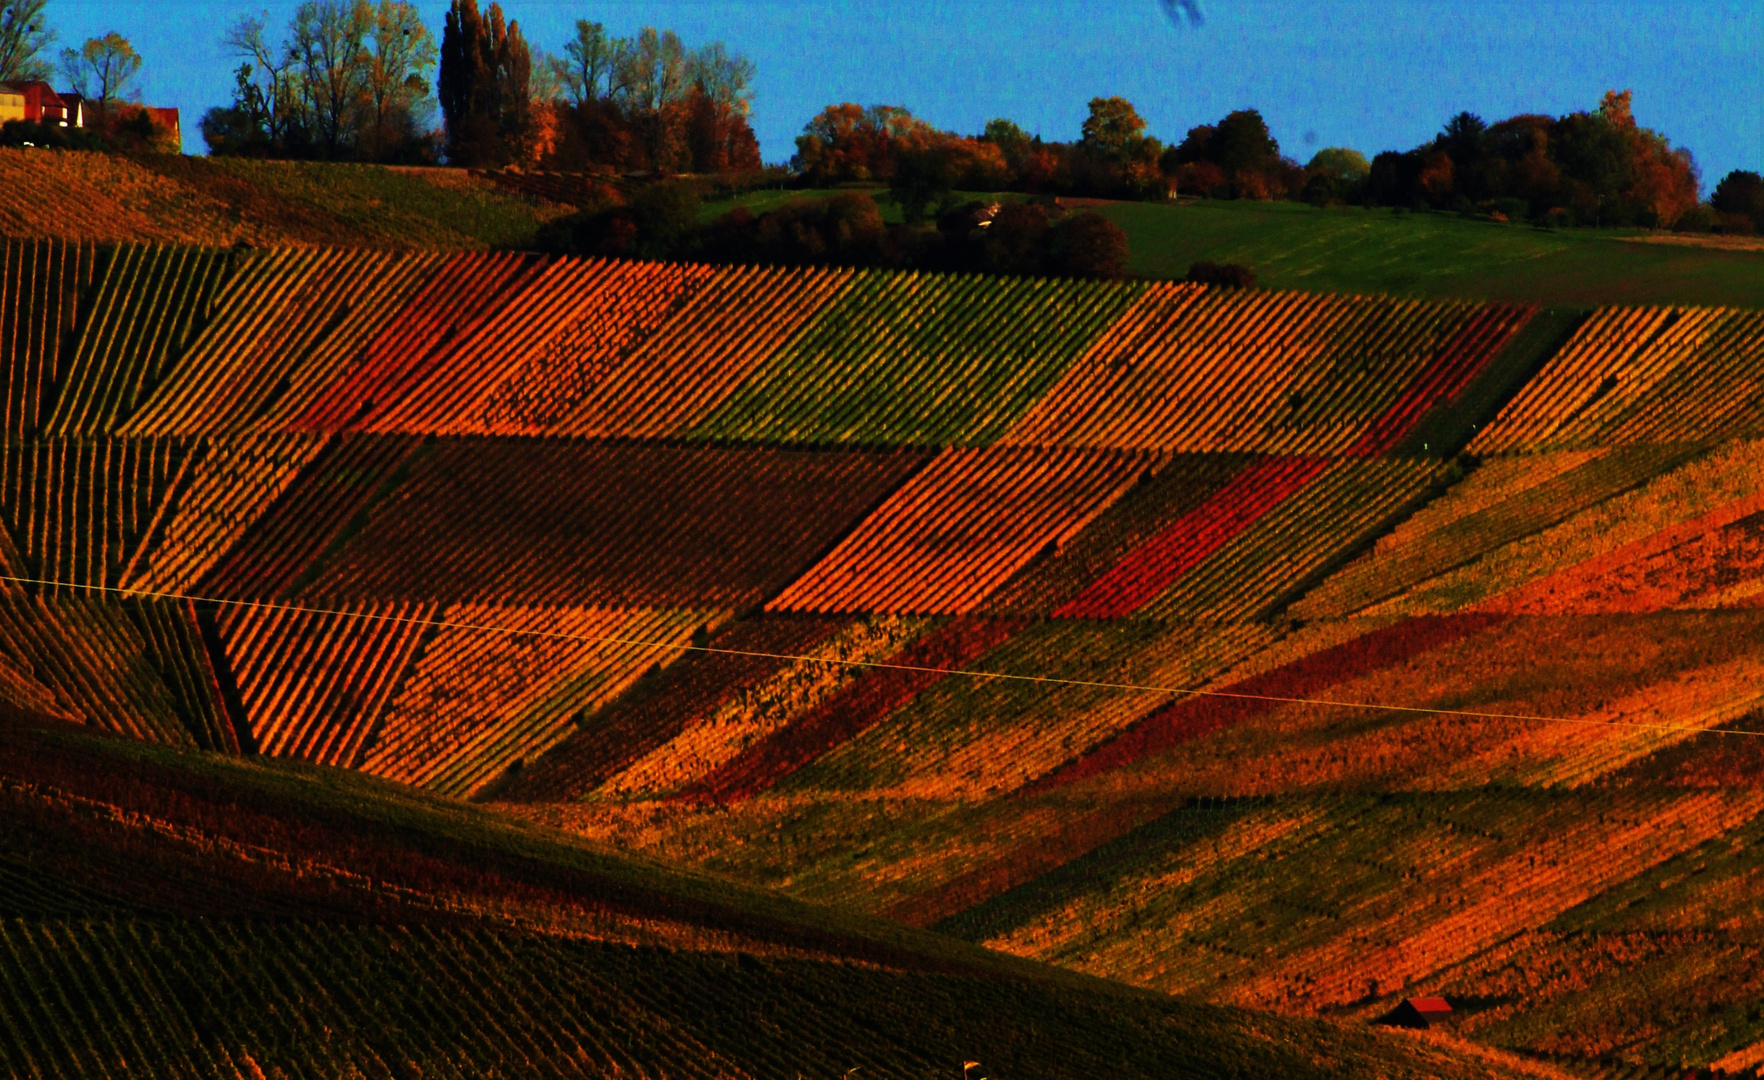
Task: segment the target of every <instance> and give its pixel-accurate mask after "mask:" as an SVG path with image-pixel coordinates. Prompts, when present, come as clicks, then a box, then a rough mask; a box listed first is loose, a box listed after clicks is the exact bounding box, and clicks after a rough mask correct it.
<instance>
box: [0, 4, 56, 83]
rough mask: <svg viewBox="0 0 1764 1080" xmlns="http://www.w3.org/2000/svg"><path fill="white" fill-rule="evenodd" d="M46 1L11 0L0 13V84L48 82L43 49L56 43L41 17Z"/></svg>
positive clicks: (45, 21) (46, 62)
mask: <svg viewBox="0 0 1764 1080" xmlns="http://www.w3.org/2000/svg"><path fill="white" fill-rule="evenodd" d="M47 4H48V0H10V2H9V3H8V4H7V5H6V8H5V10H4V11H0V82H12V81H15V80H17V81H25V80H31V79H47V78H49V75H50V70H49V62H48V61H47V60H45V59H44V58H43V52H44V50H46V49H48V48H49V46H50V45H52V44H53V43H54V41H55V31H54V29H52V28H51V27H50V26H49V22H48V20H47V19H46V18H44V16H43V8H44V7H45V6H47Z"/></svg>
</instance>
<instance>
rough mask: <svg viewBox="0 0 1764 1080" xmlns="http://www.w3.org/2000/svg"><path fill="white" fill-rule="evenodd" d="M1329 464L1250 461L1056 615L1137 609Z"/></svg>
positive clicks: (1105, 615) (1108, 614)
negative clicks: (1234, 476) (1226, 481)
mask: <svg viewBox="0 0 1764 1080" xmlns="http://www.w3.org/2000/svg"><path fill="white" fill-rule="evenodd" d="M1328 467H1329V461H1328V460H1327V459H1324V458H1282V457H1270V458H1266V459H1264V460H1263V461H1261V462H1258V463H1256V464H1254V465H1252V466H1250V467H1249V468H1248V469H1245V470H1244V471H1243V472H1242V473H1239V474H1238V476H1237V477H1236V478H1235V479H1234V480H1232V481H1231V483H1229V484H1227V485H1226V486H1225V487H1224V488H1222V489H1221V490H1220V491H1219V492H1218V493H1217V494H1215V495H1213V497H1212V498H1210V499H1208V500H1207V501H1206V502H1205V503H1203V504H1201V505H1200V506H1198V507H1196V508H1195V509H1193V510H1191V511H1189V512H1188V513H1186V514H1184V515H1183V516H1182V517H1180V518H1177V519H1176V520H1175V521H1173V522H1171V523H1170V524H1169V525H1168V526H1166V527H1165V528H1164V530H1163V531H1162V532H1159V533H1157V534H1156V535H1155V536H1152V537H1151V538H1150V539H1148V540H1146V541H1145V542H1144V543H1143V544H1141V545H1140V546H1139V547H1138V548H1136V549H1135V550H1134V551H1132V552H1130V553H1129V554H1128V555H1127V556H1126V557H1125V558H1123V559H1122V560H1121V561H1120V562H1118V563H1116V564H1115V565H1114V567H1113V568H1111V569H1110V570H1109V571H1108V572H1107V573H1106V574H1104V575H1103V576H1102V577H1100V578H1098V579H1097V580H1096V581H1095V582H1093V583H1092V584H1091V585H1090V587H1089V588H1087V589H1085V590H1084V591H1083V592H1082V593H1080V594H1079V595H1078V596H1077V597H1075V598H1073V599H1072V600H1071V601H1069V602H1068V603H1066V604H1064V605H1062V606H1060V607H1059V608H1057V609H1055V611H1054V616H1055V617H1056V618H1065V619H1118V618H1123V617H1125V616H1127V615H1131V614H1132V613H1133V612H1134V611H1136V610H1138V609H1139V608H1140V607H1142V606H1144V605H1145V604H1146V602H1148V601H1149V600H1151V598H1152V597H1154V596H1156V595H1158V594H1159V593H1161V592H1163V591H1164V590H1165V589H1166V588H1168V587H1169V586H1170V585H1171V583H1173V582H1174V581H1176V579H1178V578H1180V577H1181V576H1182V575H1183V574H1186V573H1187V572H1188V571H1189V570H1191V569H1193V568H1194V567H1195V566H1197V565H1199V563H1200V562H1201V561H1202V560H1203V559H1205V558H1206V557H1207V556H1209V555H1211V554H1212V553H1213V552H1215V551H1217V550H1218V549H1219V548H1220V547H1221V546H1222V545H1224V544H1225V542H1226V541H1228V540H1230V539H1231V538H1232V537H1234V536H1236V535H1237V534H1238V533H1240V532H1242V531H1243V530H1244V529H1246V528H1248V527H1249V526H1250V525H1251V524H1253V523H1254V522H1255V521H1256V520H1257V519H1259V518H1260V517H1262V515H1264V514H1266V513H1267V512H1268V511H1269V510H1271V509H1272V508H1273V507H1275V506H1277V505H1278V504H1279V503H1281V502H1282V501H1284V500H1285V499H1286V498H1287V497H1289V496H1291V495H1292V494H1293V493H1294V492H1296V491H1298V490H1299V489H1300V488H1302V487H1304V486H1305V485H1306V484H1308V483H1310V482H1311V481H1312V480H1313V479H1315V478H1316V477H1317V476H1318V474H1320V473H1321V472H1322V471H1323V470H1324V469H1326V468H1328Z"/></svg>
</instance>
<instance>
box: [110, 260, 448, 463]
mask: <svg viewBox="0 0 1764 1080" xmlns="http://www.w3.org/2000/svg"><path fill="white" fill-rule="evenodd" d="M443 261H444V260H443V257H442V256H439V255H430V254H421V255H415V254H413V255H393V254H389V253H385V252H367V251H304V250H301V251H275V252H269V253H266V254H263V255H261V256H258V257H255V258H252V259H250V260H248V261H245V262H244V263H243V266H242V268H241V269H240V270H239V271H238V272H237V273H235V274H234V275H233V277H232V278H231V279H230V280H229V281H228V282H227V283H226V285H225V286H224V287H223V288H222V289H221V291H220V293H219V295H218V296H217V297H216V298H215V303H214V311H213V313H212V315H211V316H210V318H209V319H208V322H207V325H206V327H205V328H204V329H203V331H202V332H201V333H200V334H198V335H197V336H196V338H195V339H194V340H193V341H192V342H191V343H190V346H189V348H188V349H187V350H186V352H185V354H184V355H183V357H182V358H181V359H180V360H179V362H178V364H177V367H176V369H175V370H174V371H173V372H172V373H171V375H170V376H169V377H168V378H167V379H166V380H165V381H164V382H163V383H162V384H161V385H160V386H159V387H158V388H157V389H156V390H155V392H154V394H153V396H152V397H151V398H150V399H149V400H148V401H147V403H146V404H145V405H144V406H143V407H142V408H141V409H140V410H138V411H137V412H136V413H134V414H133V415H132V416H130V417H129V419H128V420H127V421H126V422H125V423H124V424H123V425H122V427H121V430H122V431H124V432H127V433H133V434H141V435H170V434H192V435H193V434H214V433H243V432H251V431H260V432H266V431H280V430H286V429H288V428H289V427H290V425H291V422H292V421H293V419H294V417H296V416H298V415H299V414H300V413H302V412H304V411H305V410H306V408H307V407H308V406H309V405H310V404H311V402H312V400H313V399H314V397H315V396H317V395H318V394H320V393H321V392H323V391H324V390H325V388H326V387H328V386H330V385H331V384H332V383H333V382H335V381H336V380H337V379H338V378H339V377H340V376H341V375H342V374H343V373H344V372H345V371H347V370H348V369H349V367H350V365H352V364H355V363H357V362H359V359H360V356H361V353H362V350H363V349H364V348H365V347H366V345H367V343H368V341H369V339H370V338H372V337H373V336H374V335H376V334H377V333H379V331H380V327H381V326H382V324H383V323H384V322H385V320H386V317H387V315H388V313H389V312H391V311H394V310H396V309H398V308H399V307H400V306H401V305H402V304H404V303H405V302H406V301H407V300H408V299H409V297H410V296H411V295H412V294H413V293H414V292H415V291H416V290H417V289H418V288H419V287H420V286H421V285H422V284H423V283H424V282H425V281H426V280H428V279H429V278H430V277H432V276H433V275H434V274H435V273H436V272H437V271H438V269H439V268H440V266H441V265H442V263H443ZM341 283H347V284H346V285H342V284H341ZM340 286H341V287H340Z"/></svg>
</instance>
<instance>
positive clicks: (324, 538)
mask: <svg viewBox="0 0 1764 1080" xmlns="http://www.w3.org/2000/svg"><path fill="white" fill-rule="evenodd" d="M420 443H421V440H419V439H416V438H414V437H411V436H404V435H340V436H334V437H333V438H332V439H331V440H330V441H329V442H328V443H327V444H326V445H325V447H324V449H323V450H322V451H320V452H319V454H318V456H316V457H315V458H313V460H312V462H311V463H310V464H309V465H307V466H306V468H305V469H304V470H303V471H302V473H301V474H300V476H299V477H298V478H296V479H295V480H294V481H293V482H291V483H290V484H289V485H288V486H287V487H286V488H285V489H284V490H283V491H282V493H281V495H280V496H279V497H278V498H276V499H275V500H274V501H273V502H272V503H270V505H269V507H268V508H267V509H266V510H265V511H264V512H263V514H262V516H260V517H258V518H257V519H256V520H255V521H253V522H252V523H251V525H250V527H249V528H247V529H246V530H245V531H244V533H243V534H242V535H241V536H240V538H239V540H238V542H237V543H236V544H234V545H232V546H231V547H230V548H229V549H228V550H227V553H226V556H225V557H224V558H222V559H221V560H220V561H219V562H218V563H217V564H215V566H214V568H213V569H212V570H210V571H209V572H208V573H207V574H206V575H205V576H204V577H203V579H202V584H201V592H202V593H203V595H205V596H218V597H226V598H230V599H253V600H271V599H275V598H278V597H284V596H288V595H292V594H293V593H294V592H296V591H297V590H298V587H299V586H300V585H301V584H302V583H304V582H306V581H308V580H310V579H311V578H312V577H313V576H314V575H316V574H317V573H318V571H319V567H320V565H321V563H322V561H323V558H324V556H325V554H326V553H327V552H328V551H330V550H331V549H332V548H333V547H334V546H335V545H336V544H337V543H338V542H339V541H340V540H341V538H342V537H343V535H344V534H345V533H346V532H347V531H348V530H349V528H350V526H351V525H352V524H353V523H355V522H357V521H359V520H360V519H362V518H363V516H364V515H366V513H367V511H368V507H369V506H371V505H372V504H373V502H374V500H375V499H376V498H377V497H380V496H382V495H383V494H384V492H385V490H386V489H388V488H390V487H392V486H394V485H395V484H396V478H397V476H398V474H399V471H400V469H402V468H403V467H404V466H405V465H406V463H407V462H409V461H410V460H411V457H412V455H414V454H416V453H417V452H418V450H419V446H420Z"/></svg>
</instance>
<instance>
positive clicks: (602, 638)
mask: <svg viewBox="0 0 1764 1080" xmlns="http://www.w3.org/2000/svg"><path fill="white" fill-rule="evenodd" d="M0 581H4V582H10V583H12V584H17V585H44V586H50V587H54V588H63V589H81V590H84V591H87V592H100V593H114V594H117V595H119V596H122V597H123V598H124V599H137V600H185V601H189V602H191V603H196V604H225V605H228V606H231V607H242V608H258V609H263V610H270V611H284V612H289V613H297V614H306V615H333V616H340V617H343V618H351V619H362V620H365V621H370V622H397V623H416V624H420V625H422V626H430V627H435V628H437V629H443V630H480V631H484V632H486V633H497V634H509V635H518V636H527V637H546V638H557V639H560V640H566V641H581V642H587V643H590V644H604V645H633V646H641V647H647V648H652V649H658V650H660V649H672V650H674V651H676V652H700V653H714V654H717V655H722V656H747V657H753V658H755V659H765V660H790V661H799V662H804V663H812V664H828V665H832V666H837V667H852V668H872V669H878V670H886V671H909V672H918V673H922V674H934V675H966V676H969V677H970V678H976V679H997V680H1002V681H1009V682H1027V683H1040V684H1043V685H1048V686H1081V687H1087V688H1090V689H1094V690H1126V691H1136V692H1140V693H1155V694H1180V695H1183V696H1185V697H1209V698H1229V699H1234V700H1238V701H1265V702H1270V703H1273V704H1277V705H1318V706H1323V707H1327V708H1339V709H1366V710H1369V711H1374V712H1392V713H1416V714H1422V715H1427V716H1452V717H1462V718H1464V719H1468V720H1514V721H1527V722H1533V723H1546V724H1575V725H1579V726H1582V727H1615V728H1630V729H1634V730H1639V731H1660V732H1673V733H1678V734H1685V735H1698V734H1704V735H1753V736H1760V737H1764V731H1753V730H1750V729H1743V728H1727V727H1709V726H1684V725H1676V724H1640V723H1634V722H1631V721H1625V720H1587V719H1582V718H1579V717H1566V716H1538V715H1532V714H1529V713H1497V712H1481V711H1477V710H1473V709H1430V708H1427V707H1425V706H1422V705H1390V704H1384V703H1380V702H1371V701H1335V700H1330V699H1327V698H1305V697H1285V696H1282V695H1277V694H1240V693H1233V692H1231V691H1228V690H1197V689H1194V688H1191V687H1179V686H1152V685H1147V684H1142V683H1116V682H1101V681H1097V680H1090V679H1061V678H1056V677H1053V676H1049V675H1015V674H1011V673H1010V672H1004V671H979V670H975V669H972V668H940V667H926V666H921V665H915V664H891V663H888V662H887V661H883V660H837V659H833V658H830V657H822V656H801V655H794V654H791V653H770V652H758V651H753V650H748V649H719V648H717V647H716V646H714V645H693V644H691V643H690V642H685V643H679V642H670V641H652V640H648V639H642V638H626V637H619V636H617V635H598V634H569V633H564V632H562V631H557V630H522V629H520V628H518V627H512V626H494V625H490V624H488V623H466V622H456V621H451V620H446V619H423V618H416V617H413V616H407V615H376V614H371V613H368V612H361V611H351V610H349V609H347V608H321V607H307V606H304V605H300V604H283V603H277V602H274V601H268V600H233V599H228V598H225V597H219V596H197V595H194V594H192V593H182V592H162V591H159V590H154V589H125V588H121V587H118V586H112V585H81V584H76V583H74V582H70V581H51V580H48V579H44V578H29V577H17V576H14V575H10V574H0Z"/></svg>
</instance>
